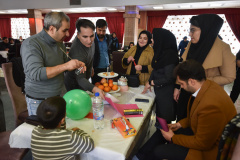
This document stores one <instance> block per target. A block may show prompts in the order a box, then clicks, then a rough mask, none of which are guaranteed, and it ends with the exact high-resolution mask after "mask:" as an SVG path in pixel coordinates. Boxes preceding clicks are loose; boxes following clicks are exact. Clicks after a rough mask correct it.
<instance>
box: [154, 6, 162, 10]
mask: <svg viewBox="0 0 240 160" xmlns="http://www.w3.org/2000/svg"><path fill="white" fill-rule="evenodd" d="M153 9H163V6H155V7H153Z"/></svg>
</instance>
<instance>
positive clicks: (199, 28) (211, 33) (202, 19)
mask: <svg viewBox="0 0 240 160" xmlns="http://www.w3.org/2000/svg"><path fill="white" fill-rule="evenodd" d="M190 23H191V25H190V32H189V36H190V37H191V41H190V42H189V44H188V46H187V48H186V50H185V52H184V53H183V55H182V58H183V61H185V60H188V59H194V60H196V61H198V62H200V63H201V64H202V65H203V67H204V69H205V72H206V77H207V79H209V80H212V81H214V82H216V83H217V84H219V85H221V86H224V85H225V84H229V83H231V82H233V81H234V79H235V78H236V68H235V66H236V62H235V60H236V58H235V56H234V55H233V54H232V52H231V49H230V46H229V45H228V44H226V43H225V42H223V41H222V40H220V39H219V37H218V33H219V31H220V29H221V27H222V25H223V19H222V18H220V17H219V16H218V15H216V14H202V15H198V16H193V17H192V18H191V19H190ZM179 89H180V88H175V90H174V99H175V101H177V102H178V107H177V120H178V121H179V120H180V119H183V118H185V117H186V115H187V103H188V99H189V96H190V94H189V93H187V92H186V91H184V90H183V89H181V94H180V90H179Z"/></svg>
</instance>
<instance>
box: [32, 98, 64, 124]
mask: <svg viewBox="0 0 240 160" xmlns="http://www.w3.org/2000/svg"><path fill="white" fill-rule="evenodd" d="M65 114H66V101H65V100H64V99H63V98H62V97H60V96H55V97H50V98H48V99H46V100H44V101H42V102H41V103H40V105H39V106H38V108H37V117H38V119H39V121H40V122H41V124H42V126H43V127H44V128H46V129H54V128H56V127H57V126H58V124H59V122H60V121H61V120H62V119H63V118H64V117H65Z"/></svg>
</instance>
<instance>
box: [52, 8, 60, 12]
mask: <svg viewBox="0 0 240 160" xmlns="http://www.w3.org/2000/svg"><path fill="white" fill-rule="evenodd" d="M52 12H61V10H57V9H54V10H52Z"/></svg>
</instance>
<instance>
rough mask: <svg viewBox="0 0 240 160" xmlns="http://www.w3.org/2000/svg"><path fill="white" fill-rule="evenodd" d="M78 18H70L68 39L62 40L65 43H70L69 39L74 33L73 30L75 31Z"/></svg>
mask: <svg viewBox="0 0 240 160" xmlns="http://www.w3.org/2000/svg"><path fill="white" fill-rule="evenodd" d="M77 19H78V17H71V18H70V28H69V37H66V38H65V39H64V41H65V42H68V41H70V39H71V38H72V36H73V34H74V33H75V29H76V25H75V23H76V21H77Z"/></svg>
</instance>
